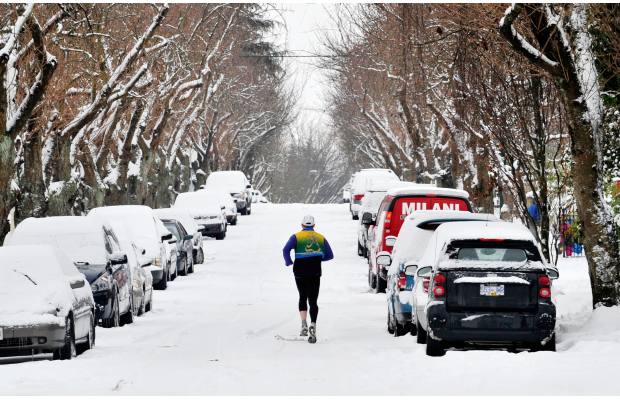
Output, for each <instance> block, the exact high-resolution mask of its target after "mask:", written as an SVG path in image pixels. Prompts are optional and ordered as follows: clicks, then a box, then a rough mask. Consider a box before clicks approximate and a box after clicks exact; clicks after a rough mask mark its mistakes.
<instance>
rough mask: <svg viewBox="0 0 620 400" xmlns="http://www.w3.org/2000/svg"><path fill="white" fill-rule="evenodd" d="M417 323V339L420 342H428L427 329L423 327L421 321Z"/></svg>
mask: <svg viewBox="0 0 620 400" xmlns="http://www.w3.org/2000/svg"><path fill="white" fill-rule="evenodd" d="M415 324H416V325H415V326H416V330H417V331H418V334H417V336H416V339H415V341H416V342H417V343H419V344H426V331H425V330H424V328H422V325H420V322H419V321H416V323H415Z"/></svg>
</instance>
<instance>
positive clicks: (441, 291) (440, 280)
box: [433, 274, 446, 298]
mask: <svg viewBox="0 0 620 400" xmlns="http://www.w3.org/2000/svg"><path fill="white" fill-rule="evenodd" d="M444 283H446V276H445V275H444V274H435V275H434V276H433V296H435V298H440V297H444V296H445V295H446V288H445V287H444Z"/></svg>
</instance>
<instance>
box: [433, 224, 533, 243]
mask: <svg viewBox="0 0 620 400" xmlns="http://www.w3.org/2000/svg"><path fill="white" fill-rule="evenodd" d="M435 232H436V235H437V241H438V244H440V243H449V242H452V241H454V240H478V239H503V240H524V241H530V242H535V239H534V236H532V233H531V232H530V231H529V230H528V229H527V228H526V227H525V226H524V225H522V224H517V223H514V222H505V221H495V222H492V223H488V222H486V221H467V222H446V223H444V224H441V225H440V226H439V227H437V230H436V231H435Z"/></svg>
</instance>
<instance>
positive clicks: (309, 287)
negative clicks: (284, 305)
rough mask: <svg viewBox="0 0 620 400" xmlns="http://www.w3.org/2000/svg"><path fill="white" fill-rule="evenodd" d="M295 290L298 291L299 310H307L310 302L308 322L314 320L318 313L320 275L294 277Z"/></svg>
mask: <svg viewBox="0 0 620 400" xmlns="http://www.w3.org/2000/svg"><path fill="white" fill-rule="evenodd" d="M295 283H296V284H297V290H298V291H299V311H307V310H308V303H310V322H316V317H317V316H318V315H319V306H318V304H317V300H318V298H319V287H320V286H321V277H320V276H301V277H298V276H296V277H295Z"/></svg>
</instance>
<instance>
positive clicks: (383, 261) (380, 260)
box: [377, 251, 392, 267]
mask: <svg viewBox="0 0 620 400" xmlns="http://www.w3.org/2000/svg"><path fill="white" fill-rule="evenodd" d="M377 264H379V265H381V266H384V267H389V266H390V265H391V264H392V256H391V255H390V253H388V252H387V251H382V252H379V254H377Z"/></svg>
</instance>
